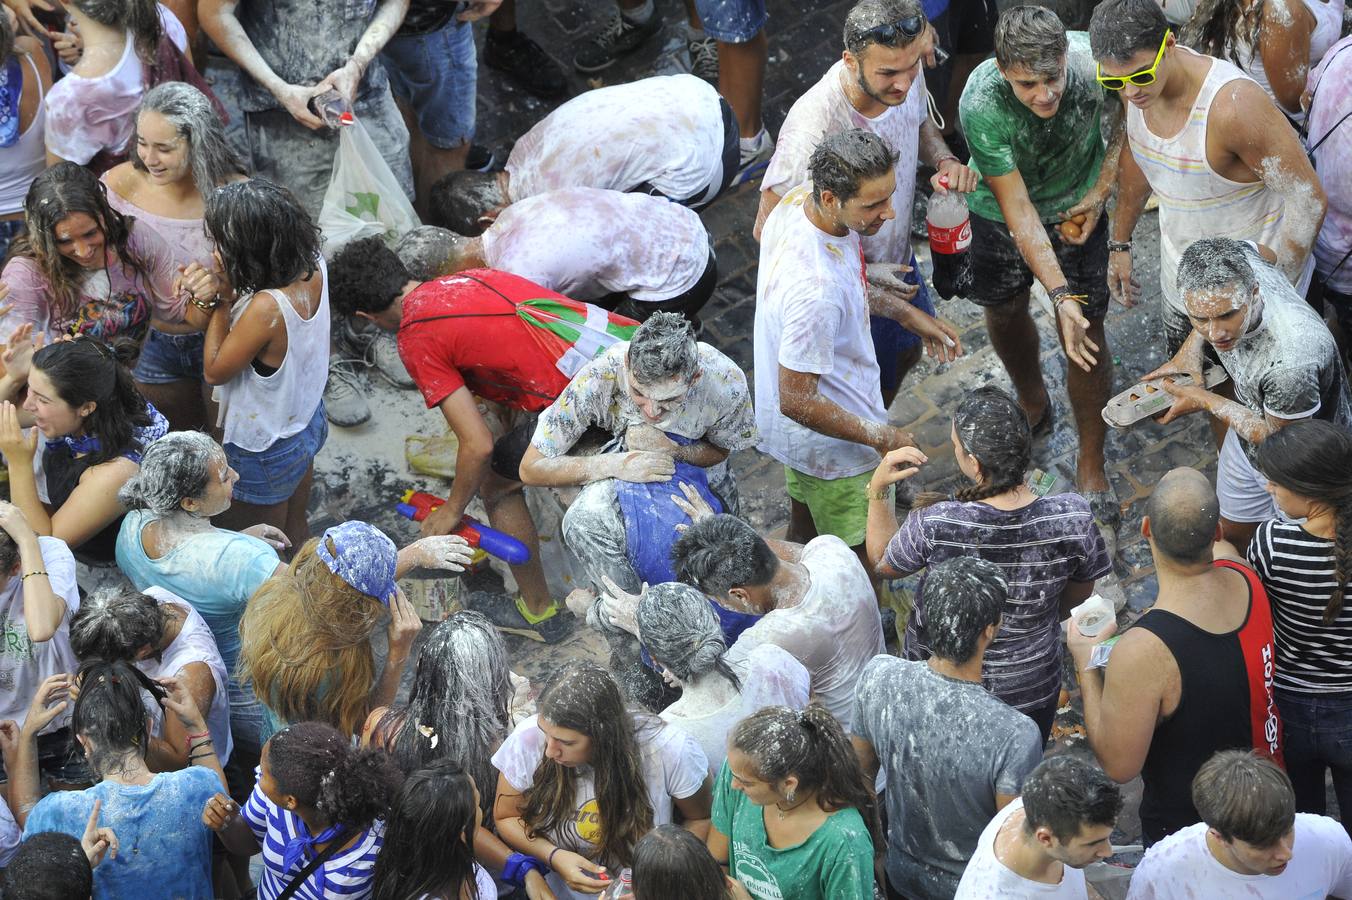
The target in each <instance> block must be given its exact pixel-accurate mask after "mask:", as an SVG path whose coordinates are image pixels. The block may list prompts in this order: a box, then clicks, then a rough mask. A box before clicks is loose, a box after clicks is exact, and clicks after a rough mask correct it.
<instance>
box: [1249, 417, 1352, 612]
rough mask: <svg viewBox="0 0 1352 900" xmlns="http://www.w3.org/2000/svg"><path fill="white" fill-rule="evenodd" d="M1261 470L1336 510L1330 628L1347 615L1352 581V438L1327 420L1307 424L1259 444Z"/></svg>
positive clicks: (1302, 422)
mask: <svg viewBox="0 0 1352 900" xmlns="http://www.w3.org/2000/svg"><path fill="white" fill-rule="evenodd" d="M1258 469H1259V471H1261V472H1262V473H1263V474H1264V475H1265V476H1267V479H1268V480H1269V481H1271V482H1272V483H1273V484H1275V485H1278V486H1279V487H1283V488H1286V489H1287V490H1288V491H1290V492H1291V493H1293V494H1296V495H1298V496H1300V497H1304V498H1306V499H1309V500H1312V501H1314V502H1316V503H1323V504H1326V505H1328V506H1331V507H1332V508H1333V521H1334V537H1333V579H1334V581H1336V582H1337V586H1336V587H1335V588H1334V589H1333V593H1332V594H1330V595H1329V600H1328V604H1327V605H1326V606H1325V607H1324V624H1325V625H1331V624H1333V622H1334V620H1335V619H1337V618H1338V616H1339V615H1340V614H1341V613H1342V611H1343V601H1344V597H1345V592H1346V590H1347V580H1348V578H1349V577H1352V434H1349V433H1348V432H1346V431H1344V430H1343V429H1342V428H1339V427H1338V426H1337V425H1334V424H1333V423H1332V422H1325V421H1324V420H1322V419H1301V420H1300V421H1299V422H1292V423H1291V424H1290V425H1287V426H1286V427H1285V428H1281V429H1278V431H1277V432H1276V433H1275V434H1271V435H1268V437H1267V439H1266V440H1264V441H1263V442H1262V443H1260V444H1259V445H1258Z"/></svg>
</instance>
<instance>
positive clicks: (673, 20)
mask: <svg viewBox="0 0 1352 900" xmlns="http://www.w3.org/2000/svg"><path fill="white" fill-rule="evenodd" d="M520 5H521V9H520V10H519V14H518V15H519V19H520V25H521V28H522V29H523V30H525V31H526V32H527V33H529V34H530V35H531V36H532V37H534V38H535V39H536V40H537V41H539V42H540V43H541V44H542V45H544V46H545V47H546V49H547V50H548V51H549V52H550V53H551V54H552V55H553V56H554V57H555V58H556V59H558V60H560V62H562V63H564V65H565V68H569V69H570V78H571V80H572V88H573V90H574V92H577V91H581V90H585V89H587V88H588V87H589V86H590V87H599V86H601V85H602V84H613V83H618V82H621V81H627V80H631V79H633V78H637V77H641V76H642V75H643V74H645V73H647V72H649V71H651V70H652V69H653V68H654V67H656V68H659V69H661V70H664V71H666V70H670V69H671V68H673V67H674V66H678V65H679V63H680V56H681V54H682V53H683V50H684V43H683V40H682V39H681V37H680V34H681V30H680V23H681V22H682V21H683V18H684V17H683V13H682V11H681V7H680V4H678V3H675V2H672V0H659V3H658V9H659V11H660V12H661V13H662V14H663V15H664V16H665V17H666V22H667V28H666V31H665V32H664V33H663V34H662V35H659V36H657V37H655V38H653V39H651V40H650V41H649V43H648V45H647V46H646V47H645V48H643V49H642V50H640V51H639V52H638V53H636V54H635V55H634V56H633V57H631V58H630V59H629V60H627V61H625V62H623V63H621V64H618V65H616V66H615V67H614V68H613V69H611V70H609V71H607V72H605V73H603V74H602V78H600V79H597V80H592V81H584V80H583V79H581V78H580V77H578V76H576V75H575V74H572V73H571V67H570V61H571V58H572V53H573V50H574V49H575V48H576V47H577V46H578V44H579V42H580V41H581V40H582V39H583V36H584V35H586V34H588V33H589V32H590V31H591V30H592V29H593V28H594V27H595V25H596V24H597V23H599V22H600V21H601V20H602V18H603V16H604V15H605V14H606V13H608V12H609V10H610V8H611V7H610V6H609V5H608V3H607V2H606V0H521V4H520ZM851 5H852V4H851V3H850V2H849V0H840V2H832V3H821V4H818V3H814V2H810V0H771V2H770V3H769V8H770V14H771V19H770V23H769V26H768V33H769V35H770V47H771V50H770V56H771V60H770V65H769V68H768V72H767V80H766V88H765V96H766V109H765V118H766V121H767V124H768V126H769V128H770V130H771V133H774V132H775V131H776V130H777V129H778V126H779V124H780V123H781V122H782V121H783V118H784V115H785V113H786V112H787V110H788V109H789V107H790V106H791V105H792V103H793V101H794V100H795V99H796V98H797V97H798V96H799V95H800V94H802V92H803V91H804V90H805V89H806V88H807V87H808V86H810V85H811V84H812V83H814V82H815V81H816V80H817V79H818V78H819V77H820V75H821V73H822V72H823V71H825V69H826V68H827V67H828V66H829V65H830V64H831V63H832V62H833V61H834V60H835V59H837V58H838V57H839V55H840V46H841V36H840V25H841V22H842V21H843V19H844V15H845V12H846V10H847V9H848V8H849V7H850V6H851ZM1049 5H1055V4H1049ZM1062 5H1063V7H1064V8H1063V10H1062V12H1063V14H1064V15H1065V16H1066V17H1067V18H1071V19H1074V18H1078V20H1079V21H1080V22H1083V21H1084V19H1085V18H1086V17H1087V16H1086V15H1085V12H1084V8H1083V6H1082V5H1075V4H1070V5H1066V4H1062ZM550 108H551V105H550V104H546V103H544V102H542V101H539V100H537V99H535V98H533V97H530V96H529V95H527V94H525V93H524V92H522V91H520V90H518V89H516V88H515V87H513V86H511V85H508V84H504V83H503V82H502V80H501V78H500V76H498V74H497V73H495V72H493V71H492V70H489V69H487V68H481V70H480V85H479V117H480V124H479V141H480V142H481V143H485V144H489V145H491V146H493V147H495V148H496V149H498V150H500V151H505V150H506V149H507V148H508V147H509V146H510V144H511V142H512V140H513V139H514V138H515V137H517V136H518V135H520V134H521V133H523V132H524V131H525V130H526V129H527V128H529V127H530V126H531V125H532V124H533V123H534V122H536V121H538V120H539V119H540V118H542V117H543V116H544V115H545V114H546V113H547V112H548V111H549V109H550ZM598 128H603V124H602V123H598ZM757 202H758V188H757V187H756V186H754V185H753V186H746V187H743V188H742V189H741V190H740V191H737V192H735V193H733V194H731V195H730V196H726V197H724V198H722V199H720V200H719V201H718V202H716V203H715V204H714V205H713V206H712V207H711V208H710V209H709V210H708V211H706V212H705V213H704V221H705V224H706V225H707V227H708V228H709V230H710V232H711V233H712V234H713V236H714V238H715V242H716V243H715V247H716V251H717V255H718V262H719V273H720V277H719V287H718V291H717V294H716V296H715V298H714V299H713V300H712V301H711V302H710V304H709V306H708V307H707V308H706V311H705V313H704V321H705V323H706V340H708V341H710V342H711V343H713V344H714V345H715V346H717V347H718V348H719V349H721V350H722V351H724V352H725V353H727V354H728V355H729V356H731V357H732V358H733V359H735V360H737V361H738V362H739V363H740V364H741V365H742V366H743V367H744V368H745V369H746V370H747V372H748V373H750V371H751V365H752V345H751V341H752V321H753V317H754V306H755V287H756V260H757V245H756V243H755V242H754V240H753V239H752V238H751V224H752V222H753V220H754V216H755V209H756V205H757ZM903 214H904V211H903ZM1157 236H1158V230H1157V224H1156V219H1155V216H1154V214H1147V215H1146V216H1144V217H1143V218H1142V221H1141V225H1140V227H1139V228H1138V230H1137V234H1136V241H1137V264H1138V266H1139V269H1138V277H1139V278H1140V280H1141V282H1142V285H1143V288H1144V299H1143V302H1142V303H1141V304H1140V305H1139V306H1138V307H1136V308H1135V309H1131V310H1125V309H1123V308H1121V307H1118V306H1116V305H1114V306H1113V308H1112V309H1111V310H1110V313H1109V317H1108V326H1107V330H1108V336H1109V340H1110V343H1111V347H1112V354H1113V356H1114V357H1115V359H1116V360H1117V361H1118V363H1119V365H1118V366H1117V368H1116V374H1115V378H1114V389H1115V390H1120V389H1122V388H1125V387H1126V386H1128V385H1129V384H1130V383H1131V382H1132V380H1133V378H1132V376H1133V375H1135V374H1140V373H1144V372H1146V371H1149V370H1150V369H1153V368H1154V367H1155V366H1157V365H1159V364H1160V363H1161V362H1162V361H1163V359H1164V355H1163V336H1162V328H1161V324H1160V315H1159V303H1160V298H1159V289H1158V285H1157V266H1158V250H1157V243H1158V242H1157ZM920 250H921V255H922V257H924V256H925V252H924V247H923V242H922V246H921V248H920ZM925 262H926V264H927V258H926V259H925ZM939 311H940V315H942V316H943V317H945V318H947V319H949V320H950V321H952V322H953V323H955V324H956V325H957V326H958V327H959V329H960V330H961V331H962V342H963V346H964V347H965V348H966V354H965V355H964V356H963V357H961V358H960V359H959V360H957V361H956V362H954V363H951V364H947V365H935V364H934V363H932V362H931V361H929V360H928V359H927V360H925V361H924V362H923V363H922V364H921V365H919V366H917V368H916V370H915V371H913V372H912V374H911V375H910V377H909V378H908V380H907V382H906V384H905V385H903V387H902V390H901V392H900V394H899V396H898V399H897V401H896V403H895V404H893V406H892V409H891V418H892V421H893V422H894V423H896V424H899V425H907V426H909V427H911V428H912V429H913V430H914V431H915V433H916V436H917V439H918V442H919V443H920V444H921V446H922V447H923V449H924V450H925V451H926V453H927V454H928V455H929V456H930V459H931V462H930V463H929V464H928V465H927V466H926V467H925V469H924V470H923V471H922V473H921V474H920V475H919V476H917V478H916V479H915V481H914V484H915V485H917V486H919V487H924V488H927V489H928V488H936V487H938V488H945V489H946V488H948V487H950V486H952V485H954V484H955V483H956V479H957V477H958V475H957V468H956V462H955V460H954V458H953V455H952V451H951V445H950V444H949V439H948V437H949V428H950V422H949V415H950V413H951V411H952V410H953V409H954V408H955V406H956V404H957V402H958V400H959V398H960V397H961V396H962V394H963V393H964V392H965V391H968V390H970V389H971V388H973V387H975V386H978V385H981V384H985V383H987V382H992V381H993V382H995V383H998V384H1001V385H1003V386H1005V387H1006V388H1008V387H1009V384H1008V379H1007V378H1006V377H1005V375H1004V372H1003V369H1002V367H1001V365H1000V363H999V361H998V359H997V358H996V357H995V354H994V352H993V351H992V350H991V349H990V346H989V343H990V342H989V339H988V338H987V336H986V334H985V328H984V325H983V323H982V318H981V314H980V310H979V309H978V308H977V307H976V306H974V305H973V304H971V303H969V302H967V301H965V300H960V299H959V300H954V301H950V302H947V303H941V304H940V307H939ZM1036 317H1037V320H1038V322H1039V327H1040V329H1041V333H1042V345H1041V356H1042V361H1043V369H1044V371H1045V373H1046V375H1047V379H1048V387H1049V390H1050V392H1051V394H1052V397H1053V398H1054V402H1055V406H1056V427H1055V430H1054V432H1053V433H1052V434H1051V435H1050V436H1049V437H1048V438H1046V439H1044V440H1042V441H1041V442H1039V444H1038V446H1037V449H1036V453H1035V457H1034V462H1035V464H1036V465H1038V466H1040V467H1041V468H1042V469H1044V470H1046V471H1049V472H1055V473H1058V474H1060V475H1062V476H1063V477H1064V478H1066V479H1067V480H1069V481H1071V482H1073V479H1074V472H1075V449H1076V438H1075V431H1074V424H1073V420H1072V417H1071V414H1070V409H1069V406H1068V400H1067V397H1066V391H1065V366H1066V362H1065V359H1064V357H1063V355H1062V353H1061V350H1060V348H1059V346H1058V345H1057V342H1056V337H1055V333H1054V329H1053V325H1052V322H1051V319H1050V318H1049V309H1047V308H1046V307H1045V303H1044V305H1043V307H1042V308H1040V309H1039V310H1038V312H1037V316H1036ZM373 391H375V392H376V393H377V394H378V398H377V400H376V402H377V403H379V404H381V405H386V404H395V405H397V406H398V409H399V412H400V415H401V416H402V417H404V418H405V419H406V423H405V424H406V428H407V429H408V430H414V429H417V430H421V431H424V432H426V433H435V432H437V430H438V428H439V425H438V421H439V417H438V416H436V415H435V414H432V413H428V412H426V411H425V410H422V407H421V403H420V402H419V401H418V399H417V396H416V394H411V393H402V394H400V393H398V392H395V391H393V390H391V389H389V388H387V387H384V386H382V385H380V384H378V383H376V382H374V381H373ZM386 421H387V420H386ZM380 430H381V429H380V428H379V427H378V426H374V425H372V426H366V427H365V428H364V429H351V430H345V429H339V428H335V429H333V430H332V432H331V434H330V438H329V442H328V445H327V446H326V447H325V448H324V451H323V453H322V454H321V456H320V459H319V465H318V471H317V473H316V474H317V478H316V487H315V497H314V507H315V515H316V518H315V527H316V530H319V529H320V528H322V527H323V526H324V525H326V524H328V523H329V522H331V521H336V520H339V519H342V518H349V517H361V518H369V520H371V521H373V522H375V523H377V524H379V525H380V526H382V527H385V528H387V529H388V530H389V531H390V533H391V534H393V535H395V537H396V540H399V541H400V542H401V543H402V542H403V541H405V540H409V539H411V538H413V537H414V536H415V535H416V530H415V529H414V527H413V526H412V524H411V523H408V522H406V521H404V520H401V519H399V518H397V517H396V516H395V515H394V514H393V512H392V510H391V506H392V504H393V503H394V502H396V501H397V495H398V493H399V492H400V491H402V490H403V489H404V488H405V487H407V486H412V485H414V484H418V485H420V486H431V487H433V488H434V489H435V487H436V486H435V485H434V484H433V483H432V482H429V481H427V480H426V479H415V478H413V477H412V476H409V475H408V474H407V470H406V468H405V467H404V466H403V463H402V457H403V454H402V446H403V443H402V442H403V435H402V434H388V433H383V434H372V433H371V432H373V431H380ZM372 448H375V449H372ZM1215 456H1216V454H1215V448H1214V445H1213V443H1212V439H1211V434H1210V431H1209V430H1208V429H1207V427H1206V424H1205V422H1204V421H1202V420H1201V419H1200V418H1199V417H1192V421H1186V422H1184V423H1180V424H1175V425H1172V426H1168V427H1160V426H1158V425H1155V424H1153V423H1146V424H1142V425H1139V426H1137V427H1136V428H1134V429H1131V430H1127V431H1119V430H1111V431H1110V436H1109V440H1108V458H1109V469H1110V474H1111V478H1112V482H1113V485H1114V487H1115V488H1116V490H1117V493H1118V496H1119V497H1120V498H1121V500H1122V503H1123V508H1124V522H1123V525H1122V528H1121V530H1120V532H1119V542H1118V555H1117V559H1116V562H1115V566H1116V575H1117V576H1118V578H1119V579H1120V581H1121V584H1122V586H1123V588H1124V589H1125V591H1126V594H1127V598H1128V602H1129V606H1130V609H1131V611H1132V612H1135V613H1138V612H1139V611H1140V610H1142V609H1144V608H1145V607H1146V606H1148V605H1149V604H1150V603H1152V602H1153V599H1154V592H1155V577H1154V574H1153V569H1152V567H1151V564H1150V553H1149V549H1148V547H1147V545H1146V543H1145V542H1144V540H1143V539H1142V538H1141V537H1140V522H1141V516H1142V513H1143V509H1144V504H1145V498H1146V497H1147V496H1148V495H1149V493H1150V490H1151V489H1152V488H1153V486H1154V484H1155V483H1156V481H1158V479H1159V478H1160V476H1161V475H1163V474H1164V473H1165V472H1167V471H1168V470H1169V469H1171V468H1173V467H1175V466H1184V465H1186V466H1195V467H1198V468H1200V469H1202V470H1203V471H1205V472H1206V473H1207V474H1208V475H1211V476H1213V477H1214V474H1215ZM733 466H734V470H735V471H736V473H737V476H738V478H739V480H740V484H741V495H742V498H743V503H744V510H743V511H744V513H745V514H746V515H747V517H748V518H749V519H750V520H751V521H752V522H753V523H754V524H755V525H757V526H758V527H759V528H760V529H762V530H763V531H770V530H773V529H776V528H779V527H781V526H783V525H784V524H786V521H787V516H788V500H787V497H786V496H785V493H784V484H783V475H782V470H781V469H780V467H779V466H778V464H776V463H774V462H773V461H772V460H770V459H768V458H767V457H764V456H761V455H759V454H757V453H755V452H745V453H742V454H739V455H738V456H737V457H735V458H734V460H733ZM442 489H444V485H443V486H442ZM553 550H554V552H557V548H553ZM550 552H551V548H546V556H548V555H549V554H550ZM907 583H908V582H903V584H907ZM512 643H513V651H514V653H518V652H524V653H525V654H526V656H527V657H528V661H527V662H526V663H525V665H524V668H525V669H526V671H527V672H529V673H530V674H533V675H538V674H541V673H542V672H543V670H544V669H545V668H547V667H548V663H549V661H550V660H551V659H553V658H555V657H556V656H557V654H558V652H560V651H558V650H557V649H554V648H551V650H552V652H550V651H545V652H541V651H540V649H539V647H538V645H530V644H529V642H524V641H518V640H517V639H512ZM579 651H585V652H591V653H596V654H599V653H600V651H601V648H600V647H599V646H598V645H597V644H596V643H595V642H593V641H591V640H590V639H589V637H588V636H584V635H581V634H579V638H578V640H577V641H574V642H572V643H571V644H570V646H569V648H568V649H567V650H566V651H563V652H566V653H576V652H579ZM1073 683H1074V682H1073V679H1071V680H1070V684H1072V685H1073ZM1078 721H1079V718H1078V715H1077V714H1076V713H1075V712H1074V711H1073V710H1069V711H1066V712H1065V713H1064V714H1063V716H1062V717H1061V719H1060V721H1059V722H1058V728H1057V731H1056V735H1057V742H1058V743H1059V744H1062V745H1065V746H1068V747H1073V746H1075V745H1077V744H1079V745H1082V744H1083V732H1082V729H1079V730H1078V731H1077V724H1076V723H1077V722H1078ZM1134 805H1135V804H1134V803H1133V804H1132V806H1133V807H1134ZM1121 832H1122V833H1121V834H1119V835H1118V836H1117V838H1118V839H1119V843H1120V842H1125V841H1127V840H1135V839H1136V838H1137V837H1138V834H1139V828H1138V826H1137V825H1136V824H1135V822H1134V819H1133V817H1132V816H1131V815H1128V816H1127V817H1124V821H1123V823H1122V829H1121Z"/></svg>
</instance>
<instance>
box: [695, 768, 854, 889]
mask: <svg viewBox="0 0 1352 900" xmlns="http://www.w3.org/2000/svg"><path fill="white" fill-rule="evenodd" d="M764 813H765V810H764V809H763V808H762V807H759V806H757V805H756V804H754V803H752V802H751V801H750V800H748V799H746V795H745V794H743V793H742V792H741V791H739V790H736V789H735V788H733V786H732V770H731V769H729V768H728V764H727V763H726V762H724V763H723V768H722V769H721V770H720V771H719V773H718V781H717V783H716V784H715V785H714V808H713V824H714V827H715V828H717V829H718V830H719V831H721V832H722V833H723V834H725V835H727V836H728V869H729V872H730V873H731V874H732V877H733V878H735V879H737V880H738V881H740V882H741V883H742V884H743V885H744V886H745V887H746V889H747V892H748V893H750V894H751V896H752V897H754V898H755V900H872V898H873V841H872V839H871V838H870V837H869V833H868V827H867V826H866V825H865V824H864V818H863V816H861V815H859V811H858V810H856V809H842V810H840V811H839V812H835V813H832V814H831V815H830V816H829V817H828V818H827V820H826V821H825V822H824V823H822V826H821V827H820V828H818V829H817V830H816V831H814V832H813V833H812V836H811V837H809V838H808V839H807V840H806V841H803V843H801V844H796V845H794V846H792V847H784V848H782V849H780V848H775V847H771V846H770V842H769V840H768V839H767V838H766V836H765V819H764V818H763V816H764Z"/></svg>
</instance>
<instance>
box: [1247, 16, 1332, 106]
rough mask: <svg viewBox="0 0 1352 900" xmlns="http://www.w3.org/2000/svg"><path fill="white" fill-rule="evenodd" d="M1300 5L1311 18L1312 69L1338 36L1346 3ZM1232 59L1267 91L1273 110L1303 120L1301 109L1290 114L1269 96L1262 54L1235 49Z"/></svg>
mask: <svg viewBox="0 0 1352 900" xmlns="http://www.w3.org/2000/svg"><path fill="white" fill-rule="evenodd" d="M1304 3H1305V8H1306V9H1308V10H1309V11H1310V15H1312V16H1314V31H1313V32H1311V33H1310V68H1311V69H1313V68H1314V67H1315V66H1316V65H1318V64H1319V61H1320V60H1321V59H1323V58H1324V54H1325V53H1328V52H1329V48H1330V47H1332V46H1333V45H1334V44H1336V43H1337V42H1338V39H1339V38H1340V37H1342V33H1343V8H1344V6H1345V5H1346V4H1345V0H1304ZM1235 58H1236V59H1238V60H1239V64H1240V68H1241V69H1243V70H1244V72H1246V73H1247V74H1248V75H1249V76H1250V77H1251V78H1253V80H1254V81H1256V82H1258V84H1259V85H1260V86H1261V87H1262V88H1263V90H1265V91H1267V94H1268V96H1269V97H1271V98H1272V102H1273V103H1276V104H1277V108H1278V109H1280V110H1281V111H1282V112H1283V113H1285V114H1286V116H1287V118H1289V119H1290V120H1291V121H1293V122H1295V123H1296V124H1298V125H1299V124H1300V123H1301V122H1304V121H1305V111H1304V110H1300V111H1298V112H1292V111H1291V110H1289V109H1287V108H1286V107H1284V106H1282V105H1281V104H1280V103H1277V96H1276V95H1275V94H1274V93H1272V82H1271V81H1269V80H1268V75H1267V70H1266V69H1264V68H1263V57H1262V54H1259V53H1255V52H1254V51H1253V48H1252V47H1249V46H1247V45H1245V46H1241V47H1238V48H1236V51H1235Z"/></svg>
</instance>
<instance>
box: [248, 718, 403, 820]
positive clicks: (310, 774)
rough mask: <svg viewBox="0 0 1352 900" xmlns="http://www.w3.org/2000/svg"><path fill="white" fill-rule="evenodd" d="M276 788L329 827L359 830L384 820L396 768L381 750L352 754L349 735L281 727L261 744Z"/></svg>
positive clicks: (314, 725)
mask: <svg viewBox="0 0 1352 900" xmlns="http://www.w3.org/2000/svg"><path fill="white" fill-rule="evenodd" d="M266 753H267V763H266V767H267V770H268V772H269V773H270V774H271V775H272V780H273V782H274V783H276V785H277V790H279V791H281V792H282V793H283V794H290V795H291V796H292V797H295V798H296V802H297V803H299V804H300V805H301V806H304V807H308V808H310V809H313V810H314V811H315V812H317V813H319V814H320V815H321V816H323V817H324V818H325V819H326V820H327V821H328V822H329V823H330V824H332V825H344V826H346V827H348V828H350V829H353V830H355V831H361V830H362V829H365V828H366V827H367V826H369V825H370V824H371V823H372V822H374V821H375V820H376V819H381V818H384V816H385V812H386V811H387V810H388V809H389V808H390V801H391V800H393V799H394V794H395V792H396V791H397V790H398V789H399V782H400V780H401V779H400V776H399V770H398V769H396V768H395V767H394V763H392V762H391V761H390V758H389V757H388V756H386V755H385V753H384V752H383V751H381V750H354V749H352V740H351V738H350V737H348V736H346V735H344V734H340V733H339V732H338V730H337V729H335V728H334V727H333V726H331V725H326V724H324V723H323V722H301V723H300V724H298V725H291V726H288V727H286V728H283V729H282V730H281V731H279V732H277V733H276V734H274V735H273V736H272V738H271V739H270V740H269V741H268V743H267V749H266Z"/></svg>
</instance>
